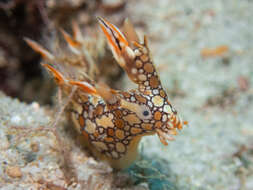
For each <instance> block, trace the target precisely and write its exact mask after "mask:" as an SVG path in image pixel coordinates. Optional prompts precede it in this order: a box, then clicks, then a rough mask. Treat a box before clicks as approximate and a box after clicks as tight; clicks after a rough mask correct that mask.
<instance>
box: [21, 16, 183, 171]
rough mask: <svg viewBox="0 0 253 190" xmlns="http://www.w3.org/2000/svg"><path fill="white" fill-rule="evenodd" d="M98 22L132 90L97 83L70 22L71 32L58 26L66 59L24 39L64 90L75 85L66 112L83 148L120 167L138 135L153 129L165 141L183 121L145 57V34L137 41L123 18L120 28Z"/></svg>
mask: <svg viewBox="0 0 253 190" xmlns="http://www.w3.org/2000/svg"><path fill="white" fill-rule="evenodd" d="M98 21H99V25H100V27H101V29H102V31H103V33H104V34H105V36H106V38H107V41H108V44H109V47H110V49H111V51H112V54H113V56H114V58H115V60H116V61H117V63H118V64H119V65H120V66H121V67H122V68H123V69H124V70H125V72H126V73H127V75H128V77H129V78H130V79H131V80H132V81H133V82H134V83H136V84H137V85H138V88H137V89H134V90H130V91H120V90H114V89H111V88H110V87H108V86H107V85H105V84H103V83H101V82H99V79H97V78H96V77H95V74H94V73H95V70H96V68H97V66H98V65H99V64H95V63H94V61H87V60H89V59H91V58H89V57H87V53H86V51H84V49H85V46H84V43H83V42H82V39H83V38H82V37H81V32H80V29H79V28H78V26H77V25H76V24H74V25H73V26H74V27H73V30H74V36H73V37H72V36H70V35H69V34H68V33H66V32H65V31H63V30H62V33H63V37H64V38H65V40H66V42H67V44H68V45H69V47H70V50H71V51H72V52H73V55H74V56H72V59H70V58H69V59H68V58H65V59H61V58H59V57H57V56H55V55H53V54H52V53H50V52H49V51H47V50H46V49H45V48H43V47H41V46H40V45H39V44H38V43H36V42H34V41H32V40H29V39H25V40H26V42H27V43H28V44H29V45H30V47H32V48H33V49H34V50H35V51H37V52H39V53H40V54H41V55H42V56H43V58H44V59H45V60H46V61H47V62H48V63H42V65H43V66H44V67H45V68H46V69H48V70H49V71H50V73H52V75H53V76H54V78H55V80H56V82H57V84H58V86H59V87H60V89H61V90H62V91H63V92H64V93H65V95H69V94H70V92H71V89H73V87H76V91H75V93H74V95H73V97H72V99H71V100H70V103H69V105H68V106H69V108H70V109H68V112H69V114H70V116H71V118H72V120H73V123H74V125H75V127H76V129H77V130H78V132H79V133H80V134H82V137H83V138H84V139H85V140H84V141H85V144H86V145H87V147H88V148H89V150H90V151H91V152H92V153H93V154H94V156H95V157H97V158H99V159H101V160H104V161H106V162H108V163H109V164H110V165H111V166H112V167H113V168H116V169H123V168H126V167H128V166H129V165H130V164H131V163H132V162H133V161H134V160H135V159H136V158H137V156H138V151H137V148H138V144H139V142H140V140H141V138H142V137H143V136H146V135H153V134H157V135H158V137H159V139H160V141H161V143H162V144H164V145H168V143H167V141H169V140H173V137H172V135H176V134H177V130H180V129H182V126H183V125H185V124H186V123H187V122H186V121H184V122H183V121H182V120H181V119H180V118H179V116H178V114H177V111H176V110H175V109H174V108H173V107H172V105H171V103H170V102H169V100H168V97H167V94H166V92H165V91H164V89H163V87H162V85H161V82H160V79H159V76H158V73H157V71H156V69H155V66H154V64H153V61H152V59H151V56H150V50H149V48H148V43H147V38H146V37H145V36H144V41H143V43H141V42H140V40H139V38H138V36H137V34H136V32H135V30H134V28H133V26H132V24H131V23H130V22H129V21H126V22H125V23H124V27H123V32H121V31H120V30H119V29H118V28H117V27H116V26H115V25H113V24H111V23H109V22H108V21H106V20H105V19H102V18H98ZM91 64H95V65H91ZM56 68H57V69H56ZM62 68H64V69H62ZM74 68H75V69H74ZM68 71H69V72H68ZM75 72H78V77H76V76H75V74H76V73H75Z"/></svg>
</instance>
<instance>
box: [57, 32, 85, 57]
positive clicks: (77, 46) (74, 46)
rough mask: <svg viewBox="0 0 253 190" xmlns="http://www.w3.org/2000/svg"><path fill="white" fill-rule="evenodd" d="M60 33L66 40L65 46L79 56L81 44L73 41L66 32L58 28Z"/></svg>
mask: <svg viewBox="0 0 253 190" xmlns="http://www.w3.org/2000/svg"><path fill="white" fill-rule="evenodd" d="M60 31H61V33H62V35H63V37H64V39H65V40H66V42H67V44H68V45H69V48H70V50H71V51H72V52H73V53H75V54H80V51H79V49H80V47H81V43H80V42H78V41H77V40H75V39H73V38H72V37H71V36H70V35H69V34H68V33H67V32H65V31H64V30H63V29H62V28H60Z"/></svg>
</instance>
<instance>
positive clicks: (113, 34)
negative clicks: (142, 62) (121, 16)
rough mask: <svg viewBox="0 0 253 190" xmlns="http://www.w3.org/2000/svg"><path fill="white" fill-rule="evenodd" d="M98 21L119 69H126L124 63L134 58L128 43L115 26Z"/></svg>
mask: <svg viewBox="0 0 253 190" xmlns="http://www.w3.org/2000/svg"><path fill="white" fill-rule="evenodd" d="M98 20H99V25H100V27H101V29H102V31H103V33H104V34H105V36H106V38H107V41H108V44H109V46H110V48H111V50H112V53H113V56H114V57H115V59H116V61H117V62H118V63H119V65H120V66H121V67H123V68H126V67H127V65H126V62H128V61H129V59H132V60H133V59H134V57H135V55H134V52H133V50H132V49H131V48H130V47H129V44H128V41H127V40H126V38H125V36H124V35H123V34H122V33H121V32H120V30H119V29H118V28H117V27H116V26H114V25H113V24H111V23H109V22H107V21H106V20H104V19H102V18H98Z"/></svg>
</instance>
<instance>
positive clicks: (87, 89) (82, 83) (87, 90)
mask: <svg viewBox="0 0 253 190" xmlns="http://www.w3.org/2000/svg"><path fill="white" fill-rule="evenodd" d="M68 83H69V84H70V85H75V86H78V87H80V88H81V89H82V90H83V91H84V92H85V93H88V94H91V95H97V90H96V88H95V87H93V86H92V85H90V84H89V83H88V82H85V81H73V80H70V81H69V82H68Z"/></svg>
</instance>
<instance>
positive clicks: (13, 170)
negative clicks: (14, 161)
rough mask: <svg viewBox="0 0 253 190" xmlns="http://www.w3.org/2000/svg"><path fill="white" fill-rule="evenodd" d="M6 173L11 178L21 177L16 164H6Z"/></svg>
mask: <svg viewBox="0 0 253 190" xmlns="http://www.w3.org/2000/svg"><path fill="white" fill-rule="evenodd" d="M6 173H7V175H8V176H9V177H12V178H21V177H22V172H21V169H20V168H19V167H18V166H8V167H7V168H6Z"/></svg>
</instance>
